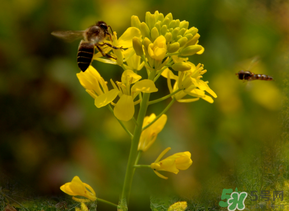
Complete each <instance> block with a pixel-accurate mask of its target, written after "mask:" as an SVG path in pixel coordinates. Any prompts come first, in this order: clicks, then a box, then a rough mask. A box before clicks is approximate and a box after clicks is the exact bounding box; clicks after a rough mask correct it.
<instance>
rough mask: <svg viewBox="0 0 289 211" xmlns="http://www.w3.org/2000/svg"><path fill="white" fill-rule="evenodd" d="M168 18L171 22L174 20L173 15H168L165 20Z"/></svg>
mask: <svg viewBox="0 0 289 211" xmlns="http://www.w3.org/2000/svg"><path fill="white" fill-rule="evenodd" d="M166 18H168V19H169V21H170V22H171V21H172V20H173V15H172V13H168V14H167V15H166V17H165V19H166Z"/></svg>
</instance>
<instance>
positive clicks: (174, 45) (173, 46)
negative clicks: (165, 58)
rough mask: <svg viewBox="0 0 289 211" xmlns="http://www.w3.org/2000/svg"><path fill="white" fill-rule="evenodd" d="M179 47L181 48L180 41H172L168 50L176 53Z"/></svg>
mask: <svg viewBox="0 0 289 211" xmlns="http://www.w3.org/2000/svg"><path fill="white" fill-rule="evenodd" d="M179 48H180V43H178V42H174V43H172V44H170V45H169V47H168V52H169V53H174V52H176V51H177V50H179Z"/></svg>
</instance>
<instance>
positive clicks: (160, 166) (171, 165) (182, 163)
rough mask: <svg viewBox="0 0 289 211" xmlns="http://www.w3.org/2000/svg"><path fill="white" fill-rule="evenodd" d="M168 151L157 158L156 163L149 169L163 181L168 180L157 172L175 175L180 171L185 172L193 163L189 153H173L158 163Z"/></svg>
mask: <svg viewBox="0 0 289 211" xmlns="http://www.w3.org/2000/svg"><path fill="white" fill-rule="evenodd" d="M170 149H171V148H170V147H168V148H166V149H165V150H164V151H163V152H162V153H161V154H160V155H159V156H158V158H157V159H156V161H155V162H154V163H152V164H151V168H152V169H153V170H154V172H155V173H156V174H157V175H158V176H159V177H161V178H163V179H168V177H165V176H163V175H162V174H160V173H159V172H158V171H168V172H172V173H175V174H177V173H179V171H180V170H187V169H188V168H189V167H190V166H191V165H192V163H193V161H192V159H191V153H190V152H189V151H186V152H179V153H175V154H173V155H171V156H169V157H167V158H165V159H163V160H161V161H159V160H160V159H161V158H162V157H163V156H164V155H165V154H166V153H167V152H168V151H169V150H170Z"/></svg>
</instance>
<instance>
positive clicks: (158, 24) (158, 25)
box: [155, 21, 162, 32]
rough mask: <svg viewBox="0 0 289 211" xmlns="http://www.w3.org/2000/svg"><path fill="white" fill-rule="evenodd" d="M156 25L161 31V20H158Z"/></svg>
mask: <svg viewBox="0 0 289 211" xmlns="http://www.w3.org/2000/svg"><path fill="white" fill-rule="evenodd" d="M155 27H157V29H158V31H159V32H160V31H161V28H162V26H161V21H157V22H156V24H155Z"/></svg>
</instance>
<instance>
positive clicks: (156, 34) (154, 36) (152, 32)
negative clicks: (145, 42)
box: [151, 27, 160, 42]
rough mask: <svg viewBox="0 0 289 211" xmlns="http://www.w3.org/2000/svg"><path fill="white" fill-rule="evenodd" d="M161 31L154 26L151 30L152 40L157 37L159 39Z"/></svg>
mask: <svg viewBox="0 0 289 211" xmlns="http://www.w3.org/2000/svg"><path fill="white" fill-rule="evenodd" d="M159 35H160V34H159V31H158V29H157V28H156V27H154V28H152V30H151V41H152V42H154V41H155V39H157V37H158V36H159Z"/></svg>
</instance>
